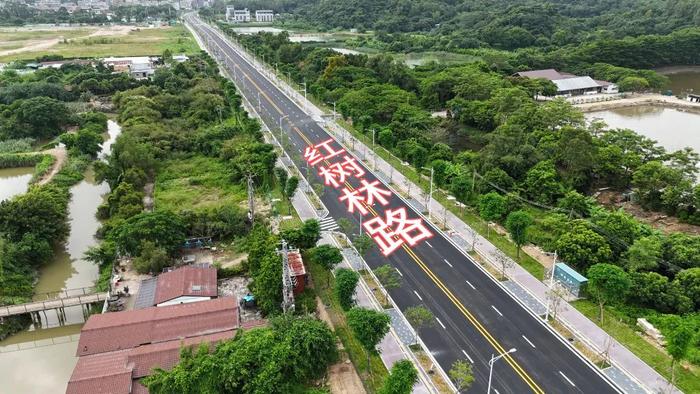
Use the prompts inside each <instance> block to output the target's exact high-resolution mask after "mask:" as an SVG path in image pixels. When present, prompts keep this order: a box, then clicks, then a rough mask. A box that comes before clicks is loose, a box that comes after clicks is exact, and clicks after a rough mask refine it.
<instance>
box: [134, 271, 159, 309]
mask: <svg viewBox="0 0 700 394" xmlns="http://www.w3.org/2000/svg"><path fill="white" fill-rule="evenodd" d="M157 282H158V278H148V279H144V280H142V281H141V286H139V292H138V294H136V301H134V309H143V308H148V307H151V306H153V305H155V304H156V303H155V299H156V283H157Z"/></svg>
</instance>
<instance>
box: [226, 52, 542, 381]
mask: <svg viewBox="0 0 700 394" xmlns="http://www.w3.org/2000/svg"><path fill="white" fill-rule="evenodd" d="M227 56H228V55H227ZM234 67H237V66H234ZM238 69H239V70H240V72H241V73H242V74H243V75H244V76H245V77H246V78H247V79H248V80H249V81H250V82H251V83H252V84H253V86H255V88H256V89H257V90H258V92H259V93H260V94H261V95H262V96H263V97H265V99H266V100H267V101H268V102H269V103H270V104H271V105H272V106H273V107H274V108H275V110H277V112H278V113H279V114H280V115H282V114H283V112H282V110H281V109H280V108H279V107H278V106H277V105H276V104H275V103H274V102H273V101H272V99H271V98H270V97H269V96H268V95H267V93H265V92H264V91H263V90H262V89H261V88H260V86H258V84H257V83H255V81H254V80H253V79H252V78H251V77H250V76H249V75H248V74H247V73H246V72H245V71H243V69H241V68H240V67H238ZM287 122H289V123H290V124H291V122H290V121H289V119H287ZM292 129H293V130H294V131H296V132H297V134H299V136H300V137H301V138H302V139H303V140H304V141H305V142H306V143H307V144H309V145H310V146H313V143H312V142H311V141H310V140H309V139H308V137H306V135H304V133H302V132H301V130H300V129H299V128H298V127H297V126H293V127H292ZM324 162H325V163H326V165H329V162H328V161H327V160H324ZM345 186H347V188H348V189H349V190H351V191H353V190H354V188H353V187H352V185H350V184H349V183H348V182H345ZM363 204H364V205H365V206H366V207H367V209H368V210H369V211H370V212H371V213H372V215H374V216H375V217H376V216H379V214H378V213H377V211H375V210H374V208H372V206H370V205H367V203H363ZM402 246H403V249H404V250H405V251H406V253H408V255H409V256H411V258H412V259H413V260H414V261H415V262H416V263H417V264H418V265H419V266H420V267H421V269H422V270H423V272H425V273H426V274H427V275H428V276H429V277H430V279H432V281H433V282H434V283H435V284H436V285H437V286H438V288H440V290H442V292H443V293H444V294H445V295H446V296H447V298H449V299H450V301H452V303H453V304H454V305H455V306H456V307H457V309H459V311H460V312H461V313H462V314H463V315H464V316H465V317H466V318H467V320H468V321H469V322H470V323H471V324H472V325H473V326H474V327H475V328H476V329H477V331H479V333H481V335H483V336H484V338H486V340H487V341H488V342H489V343H490V344H491V345H492V346H493V347H494V348H495V349H496V350H497V351H498V352H500V353H505V352H506V350H505V349H504V348H503V346H502V345H501V344H500V343H499V342H498V341H497V340H496V339H495V338H494V337H493V336H492V335H491V334H490V333H489V332H488V331H487V330H486V328H485V327H484V326H483V325H482V324H481V323H480V322H479V321H478V320H477V319H476V318H475V317H474V315H473V314H472V313H471V312H469V310H468V309H467V308H466V307H465V306H464V305H463V304H462V303H461V302H460V301H459V299H458V298H457V297H455V295H454V294H453V293H452V292H451V291H450V290H449V289H448V288H447V286H446V285H445V284H444V283H443V282H442V281H441V280H440V279H438V277H437V276H436V275H435V274H434V273H433V272H432V271H431V270H430V268H428V267H427V265H426V264H425V263H424V262H423V260H421V258H420V257H418V255H416V254H415V252H413V250H411V248H409V247H408V246H406V245H402ZM503 358H505V359H506V361H507V362H508V364H509V365H510V366H511V367H512V368H513V370H514V371H515V372H516V373H517V374H518V375H519V376H520V377H521V378H522V379H523V380H524V381H525V383H526V384H527V385H528V386H530V388H532V390H533V391H534V392H535V393H542V394H543V393H544V390H542V388H540V387H539V386H538V385H537V383H535V381H534V380H533V379H532V377H530V375H528V374H527V372H525V370H524V369H523V368H522V367H521V366H520V364H519V363H518V362H517V361H515V359H513V358H512V357H511V356H510V354H506V355H505V356H504V357H503Z"/></svg>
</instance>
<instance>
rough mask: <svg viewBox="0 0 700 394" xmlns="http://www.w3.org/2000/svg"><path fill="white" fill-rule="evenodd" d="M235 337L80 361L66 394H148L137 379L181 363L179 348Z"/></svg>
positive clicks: (227, 335)
mask: <svg viewBox="0 0 700 394" xmlns="http://www.w3.org/2000/svg"><path fill="white" fill-rule="evenodd" d="M235 333H236V332H235V330H228V331H222V332H218V333H215V334H209V335H201V336H197V337H192V338H187V339H185V340H182V341H181V340H172V341H168V342H162V343H157V344H152V345H145V346H139V347H136V348H133V349H126V350H118V351H114V352H107V353H100V354H93V355H90V356H84V357H80V358H79V359H78V364H77V365H76V366H75V369H74V370H73V374H72V375H71V377H70V380H69V381H68V388H67V389H66V393H67V394H92V393H119V394H121V393H124V394H128V393H147V392H148V391H147V390H146V388H145V387H143V385H141V384H140V383H139V382H138V381H137V379H140V378H142V377H144V376H148V375H149V374H150V373H151V371H152V370H153V369H154V368H161V369H165V370H169V369H171V368H173V367H174V366H175V365H176V364H177V363H178V361H179V360H180V349H181V348H182V347H184V346H197V345H199V344H200V343H205V342H206V343H218V342H221V341H222V340H225V339H229V338H233V336H234V335H235ZM212 348H213V347H212ZM132 380H133V381H132Z"/></svg>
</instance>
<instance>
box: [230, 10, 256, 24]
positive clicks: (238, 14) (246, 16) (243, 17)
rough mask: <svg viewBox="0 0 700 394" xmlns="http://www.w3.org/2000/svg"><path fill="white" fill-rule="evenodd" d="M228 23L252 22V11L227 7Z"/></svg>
mask: <svg viewBox="0 0 700 394" xmlns="http://www.w3.org/2000/svg"><path fill="white" fill-rule="evenodd" d="M226 21H228V22H233V23H241V22H250V11H248V9H247V8H244V9H242V10H237V9H235V8H234V7H226Z"/></svg>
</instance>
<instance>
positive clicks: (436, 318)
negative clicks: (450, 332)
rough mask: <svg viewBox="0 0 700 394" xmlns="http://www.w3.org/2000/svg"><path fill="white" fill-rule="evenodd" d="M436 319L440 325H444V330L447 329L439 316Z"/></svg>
mask: <svg viewBox="0 0 700 394" xmlns="http://www.w3.org/2000/svg"><path fill="white" fill-rule="evenodd" d="M435 320H437V322H438V323H439V324H440V326H442V329H443V330H446V329H447V327H445V325H444V324H442V322H441V321H440V319H438V318H437V317H436V318H435Z"/></svg>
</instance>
